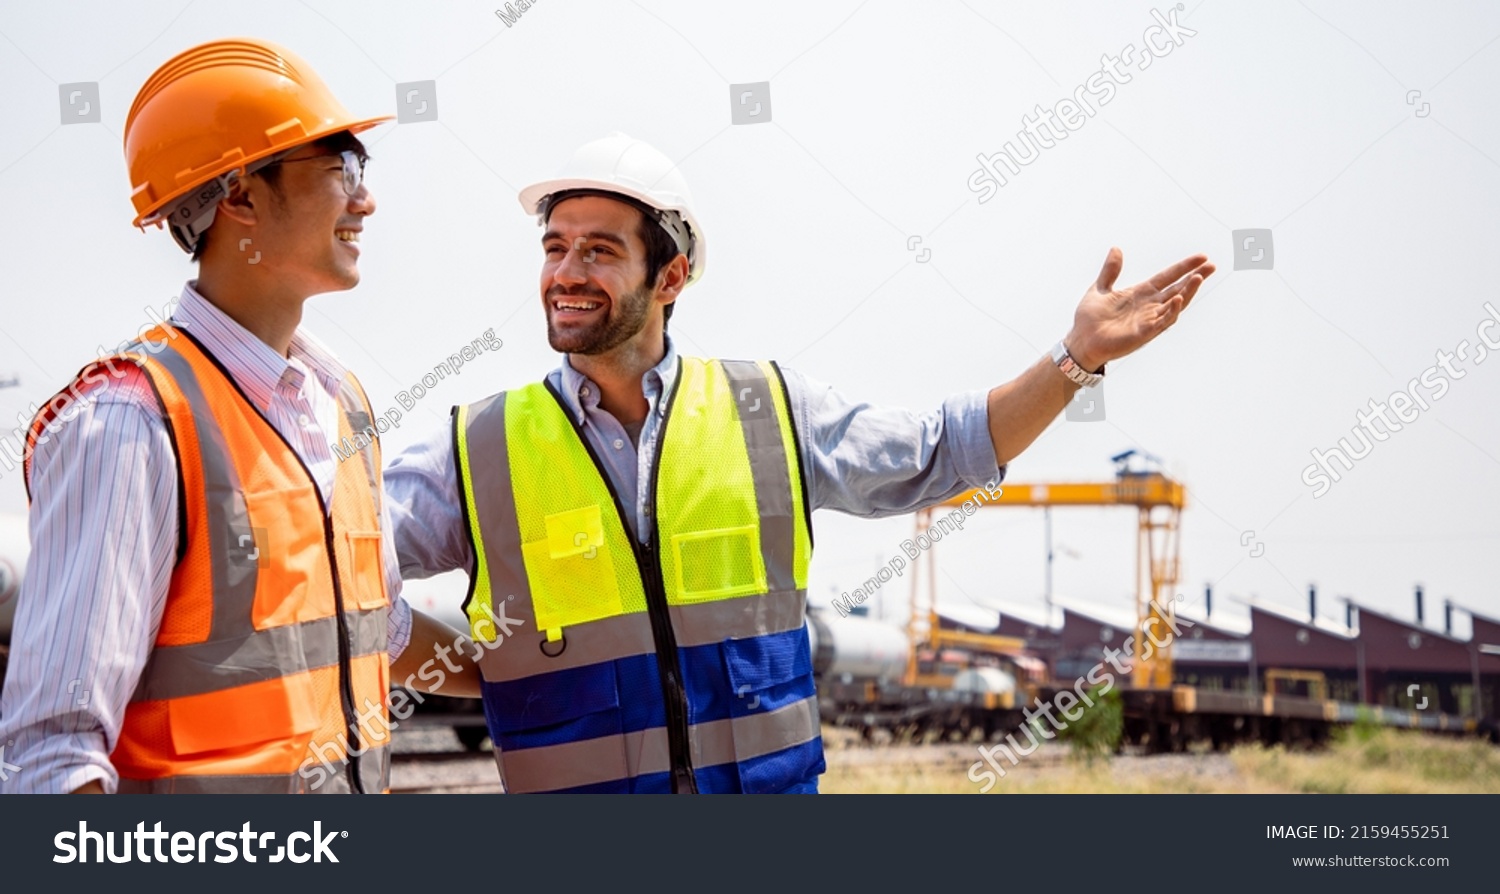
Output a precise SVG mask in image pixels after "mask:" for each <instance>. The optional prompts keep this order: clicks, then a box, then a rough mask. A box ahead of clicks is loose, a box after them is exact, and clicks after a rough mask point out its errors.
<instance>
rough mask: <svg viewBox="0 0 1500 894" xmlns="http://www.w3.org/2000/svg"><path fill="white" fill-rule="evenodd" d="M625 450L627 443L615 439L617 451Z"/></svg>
mask: <svg viewBox="0 0 1500 894" xmlns="http://www.w3.org/2000/svg"><path fill="white" fill-rule="evenodd" d="M624 448H625V442H624V441H622V440H620V439H619V438H615V449H616V450H623V449H624Z"/></svg>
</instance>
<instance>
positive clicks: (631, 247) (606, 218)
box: [541, 195, 675, 354]
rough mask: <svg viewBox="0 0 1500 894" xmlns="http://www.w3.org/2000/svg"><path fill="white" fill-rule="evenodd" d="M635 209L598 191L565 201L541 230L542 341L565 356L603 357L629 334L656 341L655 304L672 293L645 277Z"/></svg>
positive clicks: (658, 323)
mask: <svg viewBox="0 0 1500 894" xmlns="http://www.w3.org/2000/svg"><path fill="white" fill-rule="evenodd" d="M640 223H641V212H640V211H639V210H637V209H636V208H634V207H632V206H630V205H627V204H625V203H624V202H618V201H615V200H614V199H610V198H606V197H604V196H593V195H590V196H579V197H576V198H571V199H564V200H563V201H561V202H559V203H558V204H557V205H556V206H555V207H553V209H552V213H551V215H550V217H549V218H548V220H547V231H546V233H544V234H543V235H542V251H543V253H544V254H545V256H546V260H545V261H544V262H543V264H542V280H541V294H542V308H543V311H544V313H546V315H547V341H548V342H549V343H551V345H552V349H553V350H554V351H560V352H562V353H565V354H603V353H606V352H608V351H610V350H613V349H615V348H617V347H619V346H620V345H623V344H625V343H626V342H629V341H631V340H633V339H636V340H649V339H652V338H654V339H655V340H656V343H659V342H660V341H661V336H662V315H661V312H660V311H659V310H655V309H654V305H656V304H662V305H665V304H666V303H668V302H669V301H670V300H672V298H675V289H673V290H671V291H670V292H667V291H666V290H659V289H657V288H655V287H654V286H655V284H653V283H647V282H646V261H645V256H646V248H645V245H644V244H643V243H642V242H641V239H640V235H639V228H640Z"/></svg>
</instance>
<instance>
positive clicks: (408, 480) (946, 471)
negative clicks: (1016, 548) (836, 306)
mask: <svg viewBox="0 0 1500 894" xmlns="http://www.w3.org/2000/svg"><path fill="white" fill-rule="evenodd" d="M666 348H667V350H666V355H665V356H664V357H663V358H662V361H661V363H658V364H657V365H656V366H654V367H652V368H651V369H649V370H647V371H646V373H645V375H643V376H642V377H641V387H642V390H643V391H644V392H645V395H646V402H647V403H648V404H649V405H650V412H649V413H648V414H647V416H646V419H645V421H644V423H643V424H642V426H641V431H640V441H639V447H637V442H636V440H635V439H634V438H632V437H631V436H630V434H629V433H628V432H627V431H626V430H625V426H624V425H622V424H621V423H620V421H619V420H618V419H616V418H615V417H614V416H612V415H610V414H609V413H608V412H606V411H605V410H603V409H601V408H600V406H599V387H598V386H597V385H595V384H594V383H593V382H592V381H590V380H589V378H588V377H587V376H585V375H583V374H582V373H580V372H578V370H576V369H574V368H573V365H572V364H571V363H569V362H568V359H567V357H566V356H565V357H564V358H563V362H562V366H561V367H559V368H558V369H555V370H553V371H552V372H551V373H549V374H548V376H547V381H548V382H549V383H550V384H551V385H552V386H553V387H554V388H555V389H557V392H558V393H559V394H561V395H562V398H563V402H564V404H565V405H566V406H567V409H568V412H569V413H570V414H572V416H573V418H574V420H575V421H576V422H578V424H579V425H580V426H581V427H582V429H583V433H584V436H585V437H586V438H588V442H589V446H591V447H592V448H593V450H594V454H595V455H596V456H598V457H599V459H600V462H601V463H602V464H603V465H604V472H605V474H606V475H608V476H609V481H610V484H611V485H612V486H613V487H614V488H615V492H616V493H618V494H619V495H620V503H621V505H622V506H634V507H635V512H634V517H633V518H627V519H625V523H626V524H627V525H629V526H630V528H631V530H632V532H633V533H634V534H635V536H636V537H637V538H638V539H640V540H644V539H645V532H649V531H650V529H651V526H650V523H649V519H650V512H651V502H652V500H651V494H650V481H651V473H652V467H651V462H652V459H653V458H654V457H655V456H656V449H655V448H656V438H657V435H658V433H659V432H660V431H661V417H662V414H663V413H664V412H665V411H666V410H665V408H666V406H667V403H668V401H666V400H665V397H666V396H669V395H670V394H671V391H672V388H673V386H674V385H676V377H677V351H676V349H675V347H674V346H673V344H672V339H671V338H670V337H668V338H667V340H666ZM782 375H783V376H784V377H785V379H786V387H787V393H788V395H789V396H790V398H791V410H792V424H793V425H794V426H796V429H797V439H798V443H799V445H800V447H801V459H802V469H803V477H804V481H805V482H806V487H807V489H808V496H809V499H810V500H811V504H812V508H813V509H833V510H836V511H838V512H843V513H846V514H849V515H857V516H861V517H865V518H878V517H881V516H887V515H901V514H904V513H908V512H914V511H916V510H917V509H920V508H922V507H924V506H930V505H932V504H934V503H940V502H942V501H944V500H947V499H949V498H950V497H954V496H956V495H958V494H960V493H963V492H964V491H966V490H970V489H973V488H977V487H984V486H985V485H986V484H994V483H997V482H998V481H999V480H1000V478H1001V477H1002V476H1003V474H1004V471H1003V470H1002V469H1000V468H998V467H997V466H996V463H995V448H994V445H993V442H991V440H990V429H989V410H988V407H987V403H986V392H983V391H972V392H965V393H962V394H956V395H954V396H952V397H949V398H948V399H947V400H945V401H943V404H942V406H941V407H939V408H938V409H936V410H932V411H930V412H927V413H923V414H920V415H918V414H915V413H912V412H910V411H907V410H903V409H899V408H894V407H878V406H873V405H871V404H866V403H853V402H851V401H849V400H847V399H845V398H844V397H843V396H842V395H840V394H839V393H838V392H836V391H834V390H833V388H831V387H829V386H828V385H824V384H822V383H819V382H815V381H813V380H811V379H808V378H806V377H804V376H802V375H800V374H799V373H797V372H795V371H794V370H789V369H784V368H783V369H782ZM385 490H386V495H387V499H388V500H389V505H390V511H391V522H392V524H394V525H395V529H396V530H395V539H396V553H397V555H398V556H399V557H400V561H401V574H402V576H403V577H406V578H412V579H415V578H424V577H430V576H432V575H435V574H441V573H443V572H445V571H453V570H455V569H463V570H465V571H472V570H473V564H474V557H473V554H472V550H471V548H470V546H469V537H468V531H467V528H466V526H465V522H464V516H463V510H462V509H461V508H460V505H459V495H458V478H457V472H456V470H455V467H454V462H453V433H452V431H451V428H449V427H445V428H443V429H441V430H439V431H435V432H433V433H432V435H431V436H430V437H428V438H426V439H424V440H423V441H420V442H418V443H417V444H414V445H412V446H411V447H409V448H407V449H406V450H405V451H404V452H402V453H401V454H400V455H399V456H397V457H396V458H395V459H394V460H393V461H392V462H391V463H390V464H389V465H388V466H387V467H386V470H385Z"/></svg>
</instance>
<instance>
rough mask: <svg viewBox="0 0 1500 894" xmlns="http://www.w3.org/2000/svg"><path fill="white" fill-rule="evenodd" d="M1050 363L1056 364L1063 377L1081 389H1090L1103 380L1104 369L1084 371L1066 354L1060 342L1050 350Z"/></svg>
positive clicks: (1065, 349)
mask: <svg viewBox="0 0 1500 894" xmlns="http://www.w3.org/2000/svg"><path fill="white" fill-rule="evenodd" d="M1052 362H1053V363H1056V364H1057V368H1058V369H1060V370H1062V374H1063V375H1065V376H1067V377H1068V378H1069V379H1070V380H1072V381H1073V382H1074V383H1075V384H1077V385H1079V386H1080V387H1083V388H1092V387H1094V386H1095V385H1097V384H1099V380H1100V379H1103V378H1104V367H1102V366H1101V367H1099V371H1098V372H1092V373H1091V372H1088V371H1086V370H1085V369H1084V368H1083V367H1081V366H1079V365H1078V361H1077V360H1074V359H1073V355H1072V354H1069V353H1068V349H1067V348H1066V347H1065V346H1064V345H1063V343H1062V342H1061V341H1058V343H1057V344H1056V345H1055V346H1053V348H1052Z"/></svg>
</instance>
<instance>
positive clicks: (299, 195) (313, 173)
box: [245, 141, 375, 295]
mask: <svg viewBox="0 0 1500 894" xmlns="http://www.w3.org/2000/svg"><path fill="white" fill-rule="evenodd" d="M331 142H333V141H326V142H325V141H319V142H318V143H313V144H311V145H308V146H304V147H302V148H300V149H298V150H297V151H296V152H294V153H292V154H291V155H289V156H287V158H285V159H283V160H282V162H281V163H280V164H278V165H276V167H275V171H276V173H275V174H274V175H273V176H274V180H275V182H274V186H273V184H272V183H270V182H268V181H267V179H266V178H265V177H263V176H260V177H250V178H247V184H246V186H247V188H248V189H252V190H253V189H256V188H257V187H260V188H261V191H262V192H263V197H262V198H263V201H262V202H261V203H260V207H261V208H263V209H264V213H263V215H262V216H261V219H260V221H259V226H258V227H257V228H256V234H255V239H254V242H253V243H252V244H250V245H247V246H245V250H246V251H251V250H254V251H259V252H261V255H262V258H263V260H262V261H261V262H260V263H266V264H269V265H271V266H269V267H267V268H266V269H267V271H268V272H274V273H276V274H277V275H278V277H279V278H281V279H282V280H283V281H284V282H286V283H287V284H288V285H292V286H293V288H295V289H296V291H298V292H301V293H303V294H306V295H314V294H318V293H321V292H335V291H341V290H343V289H350V288H353V287H354V286H355V285H357V284H358V283H359V244H358V243H359V235H360V231H361V230H362V229H363V228H364V219H365V218H366V217H368V216H369V215H371V214H374V213H375V198H374V196H372V195H371V194H370V191H369V189H368V188H367V187H366V186H365V185H364V183H363V182H361V183H360V186H359V188H358V189H357V190H355V192H354V195H352V196H351V195H349V194H347V193H345V192H344V185H343V184H344V173H343V171H344V161H343V158H342V156H341V155H340V154H339V151H338V149H337V148H333V146H331V145H330V143H331ZM267 173H269V170H268V172H267ZM252 183H253V184H254V185H251V184H252Z"/></svg>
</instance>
